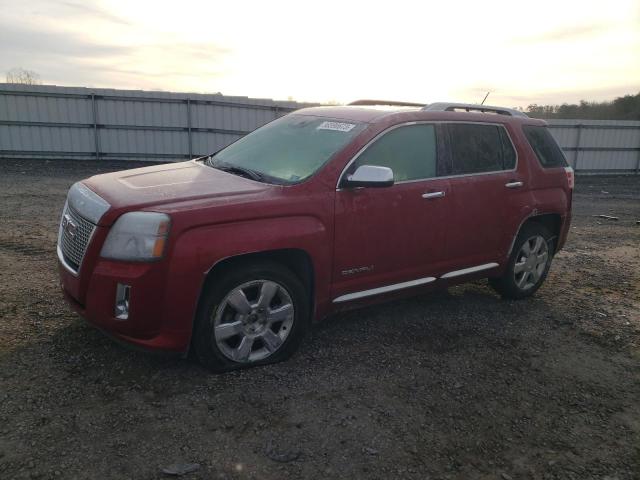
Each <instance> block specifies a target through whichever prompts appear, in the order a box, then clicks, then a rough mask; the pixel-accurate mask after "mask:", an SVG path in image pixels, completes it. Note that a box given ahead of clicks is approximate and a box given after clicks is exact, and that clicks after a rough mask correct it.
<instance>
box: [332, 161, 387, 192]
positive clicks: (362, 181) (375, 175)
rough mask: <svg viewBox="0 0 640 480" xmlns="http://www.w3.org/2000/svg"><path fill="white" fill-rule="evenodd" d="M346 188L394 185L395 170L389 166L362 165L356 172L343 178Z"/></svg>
mask: <svg viewBox="0 0 640 480" xmlns="http://www.w3.org/2000/svg"><path fill="white" fill-rule="evenodd" d="M342 185H343V186H344V187H346V188H353V187H374V188H375V187H378V188H379V187H390V186H391V185H393V170H391V169H390V168H389V167H376V166H374V165H360V166H359V167H358V168H357V169H356V171H355V172H353V174H351V175H347V177H346V178H345V179H344V180H343V182H342Z"/></svg>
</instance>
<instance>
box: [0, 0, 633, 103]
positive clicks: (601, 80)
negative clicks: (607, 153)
mask: <svg viewBox="0 0 640 480" xmlns="http://www.w3.org/2000/svg"><path fill="white" fill-rule="evenodd" d="M0 12H1V13H0V72H2V73H4V72H6V71H8V70H9V69H11V68H15V67H22V68H25V69H28V70H33V71H35V72H37V73H38V74H39V75H40V77H41V79H42V81H43V83H46V84H56V85H72V86H94V87H112V88H127V89H150V90H170V91H193V92H221V93H223V94H227V95H246V96H251V97H267V98H277V99H286V98H288V97H292V98H293V99H295V100H301V101H321V102H324V101H338V102H349V101H351V100H353V99H357V98H384V99H393V100H410V101H423V102H425V103H428V102H433V101H438V100H452V101H468V102H479V101H480V100H482V97H483V96H484V93H485V92H486V91H487V90H490V91H491V92H492V93H491V96H490V97H489V100H488V101H487V103H493V104H502V105H506V106H523V107H526V106H527V105H528V104H530V103H539V104H542V103H561V102H577V101H578V100H580V99H587V100H607V99H613V98H614V97H616V96H619V95H623V94H627V93H637V92H638V91H640V0H608V1H598V2H590V1H563V0H554V1H547V0H534V1H528V2H524V1H517V0H510V1H477V0H466V1H465V0H447V1H437V2H428V1H424V0H423V1H402V0H393V1H390V0H386V1H383V2H375V1H372V0H371V1H363V2H357V1H349V0H341V1H333V0H314V1H309V0H297V1H295V0H294V1H277V0H268V1H255V2H249V1H241V0H226V1H212V0H210V1H193V0H181V1H176V0H172V1H171V2H164V1H158V0H156V1H148V2H147V1H136V0H126V1H125V0H104V1H99V0H21V1H16V0H0ZM0 79H1V80H4V75H3V76H2V77H0Z"/></svg>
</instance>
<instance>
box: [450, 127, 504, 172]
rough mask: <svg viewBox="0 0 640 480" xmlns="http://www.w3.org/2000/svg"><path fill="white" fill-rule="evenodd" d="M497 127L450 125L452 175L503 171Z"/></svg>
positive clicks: (500, 142) (500, 143)
mask: <svg viewBox="0 0 640 480" xmlns="http://www.w3.org/2000/svg"><path fill="white" fill-rule="evenodd" d="M499 130H500V128H498V127H497V126H496V125H480V124H464V123H460V124H458V123H455V124H453V123H452V124H450V125H449V138H450V139H451V156H452V174H453V175H461V174H466V173H480V172H495V171H497V170H502V169H503V166H502V141H501V139H500V132H499Z"/></svg>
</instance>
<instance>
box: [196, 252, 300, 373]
mask: <svg viewBox="0 0 640 480" xmlns="http://www.w3.org/2000/svg"><path fill="white" fill-rule="evenodd" d="M223 277H224V278H222V279H221V281H220V282H216V283H215V284H213V285H211V286H210V287H209V288H208V289H207V291H206V292H205V297H204V299H203V304H202V305H201V308H200V309H199V312H198V317H197V319H196V325H195V329H194V339H193V344H194V347H195V351H196V354H197V356H198V358H199V360H200V361H201V362H202V363H203V364H204V365H205V366H207V367H208V368H209V369H211V370H213V371H215V372H221V371H227V370H234V369H237V368H242V367H249V366H254V365H261V364H266V363H275V362H279V361H282V360H285V359H287V358H288V357H290V356H291V355H292V354H293V352H294V351H295V350H296V349H297V347H298V345H299V344H300V342H301V340H302V337H303V335H304V333H305V330H306V326H307V323H308V317H309V307H308V300H307V293H306V291H305V288H304V286H303V285H302V283H301V282H300V280H299V279H298V277H296V275H295V274H293V273H292V272H291V271H290V270H288V269H286V268H284V267H282V266H281V265H279V264H276V263H268V262H265V263H261V264H257V265H252V266H245V267H240V268H238V269H237V270H235V271H232V272H229V271H227V272H226V274H224V275H223Z"/></svg>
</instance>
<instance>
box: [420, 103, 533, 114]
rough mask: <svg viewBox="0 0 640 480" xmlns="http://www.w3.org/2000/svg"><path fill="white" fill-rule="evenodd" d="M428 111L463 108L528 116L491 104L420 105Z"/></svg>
mask: <svg viewBox="0 0 640 480" xmlns="http://www.w3.org/2000/svg"><path fill="white" fill-rule="evenodd" d="M422 109H423V110H427V111H430V112H455V111H458V110H463V111H465V112H481V113H497V114H498V115H508V116H510V117H528V115H527V114H526V113H524V112H521V111H519V110H514V109H513V108H504V107H493V106H491V105H475V104H472V103H447V102H438V103H431V104H429V105H425V106H424V107H422Z"/></svg>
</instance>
